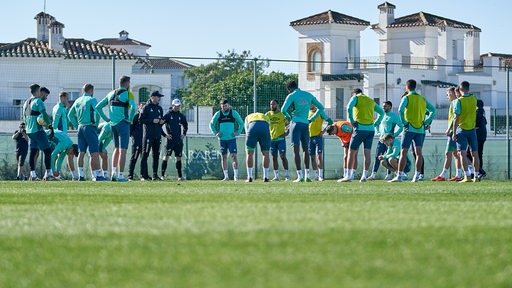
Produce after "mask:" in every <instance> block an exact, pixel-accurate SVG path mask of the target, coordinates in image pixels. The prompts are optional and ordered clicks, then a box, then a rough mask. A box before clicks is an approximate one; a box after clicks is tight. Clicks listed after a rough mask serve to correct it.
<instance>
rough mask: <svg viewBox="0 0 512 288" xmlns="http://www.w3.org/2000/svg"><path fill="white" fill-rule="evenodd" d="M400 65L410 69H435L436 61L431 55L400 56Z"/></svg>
mask: <svg viewBox="0 0 512 288" xmlns="http://www.w3.org/2000/svg"><path fill="white" fill-rule="evenodd" d="M402 67H403V68H411V69H428V70H437V61H436V59H435V58H433V57H412V56H402Z"/></svg>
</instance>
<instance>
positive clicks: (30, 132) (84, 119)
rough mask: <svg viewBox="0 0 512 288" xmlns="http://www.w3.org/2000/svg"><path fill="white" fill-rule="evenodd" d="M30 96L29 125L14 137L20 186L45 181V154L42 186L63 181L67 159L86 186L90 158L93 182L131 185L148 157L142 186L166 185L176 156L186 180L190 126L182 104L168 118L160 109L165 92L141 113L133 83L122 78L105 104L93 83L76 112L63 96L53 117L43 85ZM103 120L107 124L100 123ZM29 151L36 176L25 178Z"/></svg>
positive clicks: (151, 99) (25, 108)
mask: <svg viewBox="0 0 512 288" xmlns="http://www.w3.org/2000/svg"><path fill="white" fill-rule="evenodd" d="M46 91H48V90H46ZM30 92H31V97H30V98H28V99H27V100H26V101H25V103H24V105H23V116H24V117H23V118H24V119H23V120H24V122H22V123H21V124H20V128H19V129H18V130H17V131H16V132H15V134H14V135H13V137H12V138H13V139H14V140H16V150H17V155H16V157H17V160H18V175H17V179H18V180H24V179H28V180H33V181H37V180H40V178H39V177H38V176H37V173H36V167H35V166H36V165H35V162H36V159H37V156H38V154H39V151H43V154H44V165H45V168H46V170H45V172H44V176H43V177H42V180H46V181H51V180H61V179H62V177H61V175H60V169H61V165H62V163H63V160H64V158H65V157H66V155H67V157H68V166H69V169H70V171H71V173H72V179H73V180H77V181H85V180H86V179H85V178H86V176H85V171H84V156H85V154H86V153H89V156H90V170H91V175H92V180H93V181H106V180H112V181H118V182H128V181H131V180H132V179H133V176H134V168H135V165H136V162H137V159H138V158H139V156H140V155H142V159H141V165H140V166H141V180H142V181H146V180H164V179H165V171H166V169H167V159H168V157H169V156H170V155H171V153H172V152H174V153H175V157H176V169H177V171H178V180H181V179H182V177H183V176H182V168H181V153H182V149H183V138H184V137H185V135H186V132H187V129H188V124H187V121H186V118H185V116H184V115H183V114H182V113H181V112H180V107H181V101H180V100H179V99H174V100H173V101H172V106H171V107H170V108H169V111H168V112H167V113H166V114H165V115H164V113H163V109H162V107H161V106H160V105H159V102H160V98H161V97H163V96H164V95H162V94H160V92H159V91H153V92H152V93H151V95H150V97H149V100H148V101H147V103H141V104H140V105H139V107H138V109H137V108H136V107H135V104H134V96H133V94H132V93H131V91H130V77H128V76H122V77H121V78H120V80H119V88H117V89H114V90H113V91H111V92H110V93H108V94H107V95H106V97H105V98H103V99H102V100H101V101H100V102H97V100H96V98H95V97H94V96H93V95H94V86H93V85H92V84H89V83H88V84H85V85H84V86H83V95H82V96H81V97H79V98H78V99H76V100H75V101H74V103H73V105H72V106H71V107H70V108H69V101H68V94H67V93H65V92H61V93H60V96H59V98H60V99H59V103H57V104H56V105H55V107H54V109H53V111H52V116H50V115H48V114H47V113H46V108H45V105H44V100H46V98H47V96H48V94H49V91H48V92H47V93H46V92H45V91H43V89H42V88H41V87H40V86H39V85H38V84H33V85H31V86H30ZM106 106H108V115H107V114H105V113H104V111H103V108H104V107H106ZM67 108H69V111H68V110H67ZM100 119H102V120H103V122H101V123H100ZM68 121H69V122H68ZM68 123H69V124H71V125H72V126H74V127H76V128H77V130H78V135H77V136H78V144H74V143H73V141H72V140H71V138H70V137H69V136H68V134H67V133H68ZM45 128H46V130H45ZM162 137H164V138H166V139H167V147H166V148H167V149H166V156H165V157H164V160H163V161H162V168H161V172H162V173H161V175H158V164H159V152H160V143H161V138H162ZM130 138H131V139H132V157H131V159H130V165H129V174H128V177H126V178H125V175H124V166H125V162H126V151H127V148H128V144H129V141H130ZM112 140H113V142H114V146H115V147H114V150H113V154H112V167H111V172H110V175H109V172H108V169H109V167H108V155H107V146H108V145H109V143H110V142H112ZM28 147H30V149H29V152H30V154H29V165H30V175H24V174H25V171H24V170H25V169H24V165H23V163H24V162H25V157H26V154H27V150H28ZM151 150H153V177H152V178H149V176H148V171H147V170H148V169H147V159H148V156H149V153H150V151H151ZM75 156H77V157H78V160H77V166H78V169H77V170H78V171H77V170H75V165H74V158H73V157H75ZM100 159H101V161H100Z"/></svg>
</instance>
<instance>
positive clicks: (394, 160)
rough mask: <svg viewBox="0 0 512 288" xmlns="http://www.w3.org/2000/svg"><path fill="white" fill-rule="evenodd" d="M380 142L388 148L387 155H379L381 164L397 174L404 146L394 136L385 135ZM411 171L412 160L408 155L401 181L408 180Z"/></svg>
mask: <svg viewBox="0 0 512 288" xmlns="http://www.w3.org/2000/svg"><path fill="white" fill-rule="evenodd" d="M380 141H381V142H382V143H383V144H384V145H386V146H387V147H388V150H387V151H386V153H385V154H383V155H379V160H380V164H382V166H384V167H386V169H388V170H390V171H391V172H395V173H397V171H398V160H399V158H400V149H401V145H402V144H401V142H400V140H398V139H395V136H394V135H393V134H384V136H383V137H382V138H381V139H380ZM409 171H411V160H410V159H409V155H407V162H406V165H405V169H404V173H405V174H404V175H403V176H402V178H401V180H407V177H408V176H407V173H409ZM397 175H398V173H397Z"/></svg>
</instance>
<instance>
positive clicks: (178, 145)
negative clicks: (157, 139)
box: [165, 140, 183, 157]
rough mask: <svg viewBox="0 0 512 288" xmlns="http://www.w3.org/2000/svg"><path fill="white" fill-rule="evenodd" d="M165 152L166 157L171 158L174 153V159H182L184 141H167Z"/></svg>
mask: <svg viewBox="0 0 512 288" xmlns="http://www.w3.org/2000/svg"><path fill="white" fill-rule="evenodd" d="M165 150H166V151H165V156H171V155H172V152H173V151H174V157H181V156H182V155H181V154H182V152H183V141H181V140H180V141H167V144H166V145H165Z"/></svg>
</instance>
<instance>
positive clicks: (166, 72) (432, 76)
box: [0, 55, 511, 179]
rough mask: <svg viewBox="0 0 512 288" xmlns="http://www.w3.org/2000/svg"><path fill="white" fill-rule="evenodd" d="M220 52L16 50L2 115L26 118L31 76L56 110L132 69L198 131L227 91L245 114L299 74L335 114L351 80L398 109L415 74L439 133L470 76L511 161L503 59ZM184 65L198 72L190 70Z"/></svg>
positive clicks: (139, 94) (7, 62)
mask: <svg viewBox="0 0 512 288" xmlns="http://www.w3.org/2000/svg"><path fill="white" fill-rule="evenodd" d="M25 56H27V55H25ZM222 56H223V57H219V58H200V57H138V58H136V59H116V58H115V56H113V57H111V58H110V59H49V61H50V62H51V66H48V63H45V61H41V59H38V58H35V57H32V58H31V57H21V56H20V57H19V58H17V59H18V61H21V62H19V63H23V65H20V64H18V62H16V61H15V60H16V59H13V58H12V57H11V58H10V57H0V68H2V69H0V76H1V77H0V121H1V120H16V119H20V115H21V111H20V110H21V108H20V106H21V105H22V103H23V101H24V100H25V99H26V98H28V96H29V93H28V86H29V85H30V84H32V83H39V84H40V85H42V86H47V87H48V88H49V89H50V91H51V92H52V93H51V94H50V96H49V98H48V100H47V101H46V102H45V104H46V108H47V110H48V111H51V108H52V107H53V106H54V105H55V104H56V102H57V99H58V93H59V92H60V91H66V92H69V93H70V95H71V101H73V100H74V99H76V98H77V97H79V96H80V95H81V88H82V86H83V84H84V83H92V84H94V85H95V95H94V96H95V97H96V98H97V99H98V100H100V99H101V98H102V97H104V96H105V95H106V94H107V93H108V92H109V91H110V90H111V89H112V88H113V87H116V86H117V83H116V82H117V79H118V78H119V77H120V76H121V75H129V76H131V77H132V91H133V93H134V95H135V98H136V99H135V100H136V101H145V100H147V97H148V94H149V92H150V91H151V90H160V91H162V92H163V93H164V94H165V95H166V97H164V98H163V99H162V101H161V105H162V106H164V108H165V109H166V108H167V107H169V106H170V103H171V100H172V99H173V98H181V99H182V102H183V103H184V108H186V110H188V111H185V113H186V114H187V117H188V120H189V122H190V124H191V127H195V128H196V129H195V132H196V134H199V135H201V134H202V135H206V134H208V128H207V122H208V119H209V118H208V117H211V115H212V114H213V113H214V111H215V110H217V109H218V101H219V100H220V99H222V98H227V99H228V100H229V101H230V104H231V105H232V107H233V108H235V109H236V110H237V111H238V112H239V113H240V114H241V116H242V117H244V116H245V115H247V114H248V113H251V112H253V111H259V112H265V111H268V110H269V102H270V100H271V99H277V100H278V101H280V102H281V103H282V101H283V100H284V99H285V97H286V95H287V91H286V89H285V85H286V82H287V81H288V80H290V79H296V80H298V82H299V86H300V87H301V89H303V90H306V91H309V92H311V93H313V94H314V95H315V96H316V97H317V98H318V99H319V100H320V101H321V102H322V103H323V104H324V105H325V107H326V110H325V111H326V114H327V115H328V116H330V117H331V118H332V119H334V120H339V119H345V118H346V117H347V115H346V108H345V107H346V105H347V103H348V101H349V99H350V97H351V93H350V91H351V90H352V89H353V88H362V89H363V91H364V93H365V94H367V95H369V96H370V97H372V98H373V99H374V100H375V101H376V102H377V103H379V104H380V103H382V102H384V101H387V100H389V101H392V102H393V104H394V108H393V109H394V110H395V111H396V110H397V107H398V103H399V102H400V98H401V95H402V94H403V91H404V89H405V82H406V81H407V80H408V79H415V80H416V81H417V83H418V89H417V90H418V91H419V92H420V93H421V94H422V95H424V96H425V97H426V98H427V100H428V101H430V102H431V103H433V104H434V105H435V106H436V107H437V108H438V115H437V116H436V121H437V124H438V125H434V127H433V128H432V129H433V130H432V131H431V132H432V136H428V137H433V138H432V139H435V136H436V135H437V136H439V135H441V134H442V132H443V129H445V127H446V126H445V125H446V124H444V123H446V119H447V115H448V113H447V107H448V104H449V103H448V102H447V100H446V97H445V91H446V88H447V87H449V86H452V85H456V84H457V83H459V82H460V81H462V80H467V81H469V82H470V83H471V91H472V93H474V94H475V96H476V97H477V98H479V99H482V100H483V101H484V103H485V106H486V109H487V110H486V111H487V113H486V116H487V120H488V128H489V129H488V130H489V135H490V136H491V137H496V140H492V141H498V142H500V143H501V144H500V145H499V146H500V147H507V149H505V150H504V151H501V150H499V151H501V152H503V154H501V157H502V158H501V159H506V161H510V160H509V159H510V148H509V147H510V132H511V129H510V120H511V116H510V111H509V110H510V109H509V108H510V106H511V105H510V102H509V94H510V70H511V69H510V67H508V66H504V65H502V64H503V63H504V62H501V61H497V62H496V61H494V62H492V61H488V60H486V59H483V60H482V61H478V62H475V63H466V62H461V63H459V62H453V63H451V64H450V65H447V64H446V60H442V59H438V58H417V57H395V58H391V59H390V58H389V57H388V58H386V57H368V58H357V59H346V61H344V62H319V63H310V62H307V61H291V60H277V59H262V58H252V57H250V55H245V56H248V57H238V56H240V55H222ZM31 61H33V62H31ZM13 63H14V64H13ZM493 63H497V64H495V65H493ZM313 64H315V65H313ZM185 70H194V71H195V72H194V73H192V74H186V73H187V72H184V71H185ZM200 126H201V127H202V128H199V127H200ZM437 127H439V128H437ZM436 129H437V130H436ZM191 131H192V132H193V131H194V129H191ZM4 132H10V131H4ZM205 137H206V136H205ZM428 137H427V139H428ZM213 140H215V139H213ZM213 142H215V143H216V141H213ZM215 145H216V144H215ZM241 145H242V146H243V144H241ZM203 150H204V148H203ZM439 151H441V152H442V151H443V150H442V149H440V150H439ZM509 167H510V164H508V165H506V166H505V171H507V175H509V174H510V173H509V171H510V169H509ZM509 177H510V176H507V177H504V178H507V179H508V178H509Z"/></svg>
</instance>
